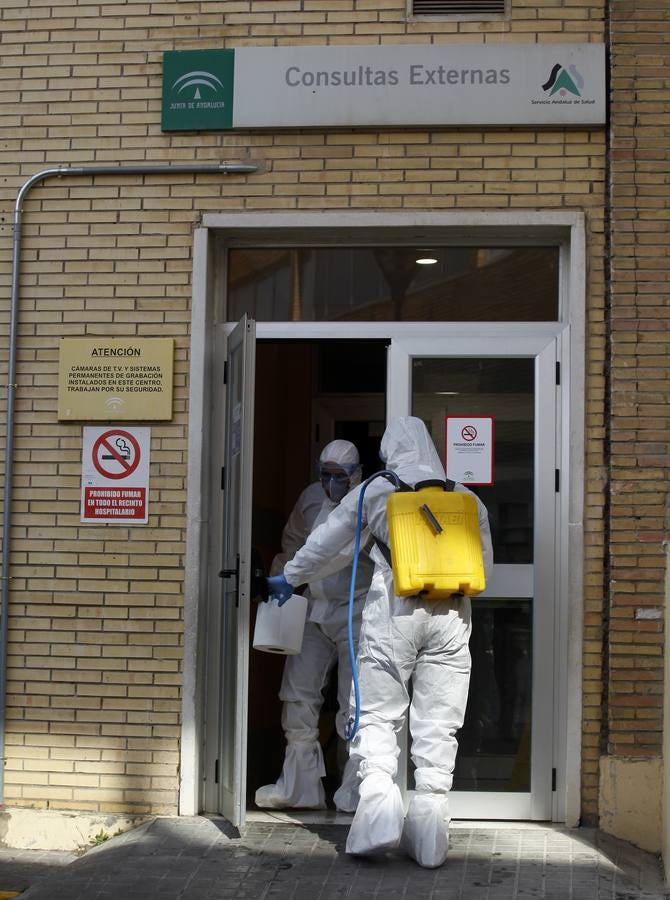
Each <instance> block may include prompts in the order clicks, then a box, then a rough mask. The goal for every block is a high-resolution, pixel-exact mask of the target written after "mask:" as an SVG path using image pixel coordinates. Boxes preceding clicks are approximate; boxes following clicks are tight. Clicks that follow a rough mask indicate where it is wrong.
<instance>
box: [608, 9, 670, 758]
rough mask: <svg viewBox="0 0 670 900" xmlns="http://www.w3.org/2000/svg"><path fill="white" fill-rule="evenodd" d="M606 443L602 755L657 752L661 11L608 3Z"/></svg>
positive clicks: (662, 345)
mask: <svg viewBox="0 0 670 900" xmlns="http://www.w3.org/2000/svg"><path fill="white" fill-rule="evenodd" d="M611 19H612V21H611V61H612V62H611V64H612V107H611V177H612V197H613V213H612V229H611V273H610V278H611V283H610V292H611V341H612V346H611V360H612V365H611V379H610V384H609V402H610V404H611V408H612V415H611V445H610V454H611V455H610V466H609V477H610V480H611V510H610V529H611V534H610V583H609V591H610V593H609V617H610V622H609V626H610V631H609V658H608V665H607V671H606V675H607V678H608V691H607V701H608V716H607V722H606V729H605V732H604V738H605V742H604V746H603V750H604V752H606V753H608V754H610V755H612V756H621V757H638V758H639V757H658V756H660V753H661V740H662V727H663V710H662V702H663V698H662V693H663V643H662V642H663V620H662V610H663V606H664V580H665V574H666V573H665V550H664V547H663V541H664V540H666V541H667V540H668V538H669V537H670V530H669V525H668V499H669V494H668V489H669V486H670V485H669V482H670V424H669V422H668V408H669V407H668V404H669V402H670V386H669V383H668V326H669V323H670V314H669V311H670V260H669V258H668V256H669V253H670V251H669V246H670V240H669V239H670V185H669V184H668V178H667V172H668V161H669V159H670V152H669V151H668V141H667V122H668V101H669V100H670V91H668V86H667V76H668V71H669V70H670V69H669V67H670V48H669V47H668V43H667V40H666V38H667V32H668V27H669V26H670V9H668V8H667V6H666V5H665V4H659V3H655V2H653V0H635V2H632V0H615V2H613V3H612V4H611Z"/></svg>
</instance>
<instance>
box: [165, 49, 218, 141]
mask: <svg viewBox="0 0 670 900" xmlns="http://www.w3.org/2000/svg"><path fill="white" fill-rule="evenodd" d="M234 78H235V51H234V50H168V51H167V52H166V53H164V54H163V103H162V115H161V129H162V130H163V131H217V130H221V129H225V128H232V127H233V86H234Z"/></svg>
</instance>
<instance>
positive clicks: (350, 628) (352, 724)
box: [345, 469, 400, 741]
mask: <svg viewBox="0 0 670 900" xmlns="http://www.w3.org/2000/svg"><path fill="white" fill-rule="evenodd" d="M381 477H384V478H388V479H389V481H392V482H393V484H394V485H395V486H396V488H399V487H400V479H399V478H398V476H397V475H396V474H395V472H389V471H388V470H387V469H383V470H382V471H381V472H375V473H374V475H370V477H369V478H366V479H365V481H364V482H363V484H362V485H361V492H360V494H359V495H358V508H357V510H356V543H355V545H354V561H353V565H352V567H351V582H350V583H349V615H348V617H347V634H348V638H349V662H350V663H351V679H352V682H353V685H354V704H355V713H354V715H353V716H352V717H351V718H350V719H349V722H348V723H347V727H346V729H345V737H346V739H347V740H348V741H351V740H353V739H354V737H355V735H356V732H357V731H358V722H359V720H360V717H361V691H360V687H359V685H358V672H357V670H356V651H355V650H354V595H355V593H356V573H357V572H358V554H359V552H360V549H361V531H362V530H363V497H364V496H365V492H366V490H367V489H368V485H369V484H370V483H371V482H372V481H374V480H375V478H381Z"/></svg>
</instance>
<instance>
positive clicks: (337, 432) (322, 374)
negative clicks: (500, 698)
mask: <svg viewBox="0 0 670 900" xmlns="http://www.w3.org/2000/svg"><path fill="white" fill-rule="evenodd" d="M385 416H386V342H385V341H366V340H362V341H354V340H349V341H339V340H332V341H330V340H329V341H262V340H261V341H259V342H258V344H257V350H256V411H255V432H254V500H253V525H252V543H253V546H254V548H255V550H256V551H257V552H258V554H259V555H260V557H261V559H262V560H263V564H264V566H265V568H266V570H269V568H270V565H271V563H272V559H273V557H274V556H275V554H276V553H278V552H279V551H280V549H281V533H282V529H283V527H284V523H285V522H286V519H287V518H288V516H289V514H290V512H291V509H292V508H293V505H294V503H295V501H296V500H297V498H298V496H299V494H300V492H301V491H302V490H303V488H304V487H306V486H307V485H308V484H310V483H311V482H313V481H314V480H315V477H316V462H317V460H318V455H319V452H320V451H321V449H322V448H323V447H324V446H325V445H326V444H327V443H328V442H329V441H331V440H333V439H335V438H344V439H345V440H350V441H352V442H353V443H355V444H356V446H357V447H358V449H359V453H360V454H361V461H362V464H363V471H364V475H368V474H370V473H372V472H373V471H376V470H377V469H379V468H380V464H379V440H380V438H381V435H382V433H383V430H384V424H385ZM255 615H256V609H255V607H253V608H252V620H251V629H250V643H252V642H253V631H254V624H255ZM249 660H250V661H249V719H248V751H247V753H248V755H247V804H248V806H249V807H250V808H253V805H254V804H253V800H254V794H255V792H256V789H257V788H258V787H260V786H261V785H264V784H269V783H272V782H274V781H276V779H277V778H278V776H279V773H280V771H281V767H282V763H283V758H284V747H285V742H284V735H283V732H282V728H281V703H280V701H279V699H278V693H279V687H280V683H281V676H282V670H283V665H284V657H282V656H276V655H273V654H270V653H261V652H259V651H257V650H254V649H253V647H251V648H250V655H249ZM334 676H335V673H333V677H332V678H331V682H330V684H329V686H328V688H327V690H326V696H325V702H324V705H323V708H322V712H321V719H320V723H319V730H320V740H321V743H322V745H323V748H324V756H325V761H326V769H327V778H326V787H327V793H328V794H329V796H330V795H331V794H332V791H333V790H334V789H335V788H336V787H337V783H338V762H337V758H338V738H337V733H336V731H335V712H336V702H335V696H336V689H335V684H336V682H335V677H334ZM340 755H341V750H340Z"/></svg>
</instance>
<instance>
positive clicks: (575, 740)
mask: <svg viewBox="0 0 670 900" xmlns="http://www.w3.org/2000/svg"><path fill="white" fill-rule="evenodd" d="M215 236H216V238H217V239H221V238H223V239H224V240H226V242H228V243H229V244H230V245H235V246H250V245H261V244H263V243H266V242H271V243H272V244H273V245H274V246H277V244H278V243H283V244H293V245H295V244H298V245H299V244H311V245H314V244H322V245H332V244H348V245H355V244H360V243H366V244H371V243H372V244H374V243H377V244H380V245H381V244H389V243H393V244H395V245H400V244H412V243H415V242H416V241H419V240H429V241H430V240H431V239H432V241H433V242H434V241H436V240H437V239H438V238H440V239H442V240H444V241H445V242H453V241H458V242H459V243H473V244H474V243H476V242H479V243H481V242H482V241H483V240H485V241H487V242H490V241H495V242H496V243H497V244H498V246H502V245H508V246H509V245H522V244H534V243H535V244H536V243H537V242H538V240H547V241H551V242H554V243H559V244H560V247H561V278H560V290H561V297H560V301H561V302H560V310H561V321H560V324H559V325H557V326H554V327H555V328H556V331H557V332H559V335H558V343H559V357H560V361H561V363H562V378H561V385H560V387H558V388H557V390H558V391H559V392H560V395H561V405H562V408H563V410H564V414H567V415H568V416H569V421H568V423H567V427H563V428H562V429H559V434H560V435H561V437H560V446H559V447H557V459H558V460H559V466H560V468H561V476H562V484H563V485H565V489H564V490H562V491H561V494H560V498H559V507H560V511H559V513H558V515H559V519H560V521H561V522H562V523H567V527H562V528H559V529H558V533H559V534H560V536H561V537H560V541H561V544H560V548H559V558H560V565H559V587H558V591H559V595H560V597H561V602H560V603H559V604H558V609H557V618H556V628H557V634H558V652H557V670H556V678H555V684H556V719H555V734H554V765H555V767H556V769H557V791H556V792H555V793H554V803H553V819H554V820H555V821H561V822H566V824H568V825H576V824H577V823H578V822H579V817H580V806H581V745H582V638H583V547H584V527H583V507H584V404H585V399H584V397H585V395H584V386H585V364H584V353H585V298H586V243H585V226H584V214H583V213H581V212H563V211H555V210H550V211H546V212H536V211H526V210H518V211H510V212H493V211H492V212H481V211H480V212H467V211H463V212H460V211H459V212H456V211H454V212H444V213H417V212H408V213H367V212H361V213H356V212H333V213H329V212H318V213H303V212H300V213H297V212H296V213H293V212H291V213H283V212H282V213H273V212H260V213H207V214H205V215H203V217H202V227H199V228H196V229H195V232H194V244H193V278H192V320H191V346H190V374H189V428H188V434H189V437H188V470H187V504H186V516H187V534H186V561H185V573H184V577H185V586H184V670H183V686H182V727H181V744H180V747H181V749H180V755H181V759H180V784H179V813H180V814H181V815H195V814H196V813H197V812H198V811H199V792H200V758H201V753H202V696H201V693H202V691H201V684H200V681H201V679H200V676H199V665H198V660H199V659H200V658H201V657H202V652H201V650H202V642H203V635H202V629H203V623H202V620H201V616H199V610H200V609H201V608H202V597H203V592H204V591H206V572H207V570H208V568H209V565H210V563H209V561H208V559H207V552H206V547H205V542H204V538H203V534H204V532H206V530H207V529H206V527H205V526H206V523H207V521H208V508H207V498H208V487H207V484H206V482H207V480H208V478H209V473H210V471H211V463H210V460H209V451H210V446H211V441H210V434H209V421H210V418H211V415H210V413H211V410H210V406H211V379H212V370H213V355H214V348H213V338H212V335H213V330H214V329H213V326H214V323H215V322H216V321H217V320H219V318H220V316H221V312H222V291H221V289H220V287H219V289H216V290H215V288H214V284H215V283H216V282H217V281H218V280H219V277H218V273H217V272H216V271H214V269H215V267H214V265H213V263H212V261H211V260H212V247H213V244H214V238H215ZM474 327H477V328H478V329H488V328H490V329H491V330H493V331H495V332H497V331H498V330H499V329H500V325H495V326H474ZM516 327H517V328H521V329H524V330H526V329H529V330H532V329H533V328H538V330H544V329H546V328H547V325H546V324H544V325H542V326H535V325H533V324H524V323H518V324H517V325H516ZM472 329H473V326H472V325H469V326H468V325H467V323H459V324H451V325H450V324H449V323H446V324H441V323H435V322H430V323H423V322H417V323H356V333H355V337H357V338H364V337H376V336H379V337H381V336H385V337H389V336H394V335H397V336H400V335H403V336H406V337H410V336H419V335H430V336H432V337H436V336H439V335H440V334H441V333H442V334H445V335H446V334H447V333H449V334H450V335H452V336H453V335H454V334H457V333H459V332H462V333H464V332H465V330H468V331H470V332H471V331H472ZM478 333H479V334H480V335H481V334H482V331H481V330H480V331H479V332H478ZM289 334H290V335H291V336H292V337H297V336H299V337H305V338H312V339H317V338H319V337H324V338H325V337H330V338H333V337H338V336H341V337H344V336H345V335H346V336H347V337H352V334H351V327H350V325H349V324H348V323H338V324H332V325H331V324H329V323H323V322H321V323H319V322H315V323H311V322H303V323H281V322H278V323H272V322H264V323H259V325H258V333H257V336H258V337H259V338H262V337H265V338H270V337H274V338H282V337H288V336H289Z"/></svg>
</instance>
